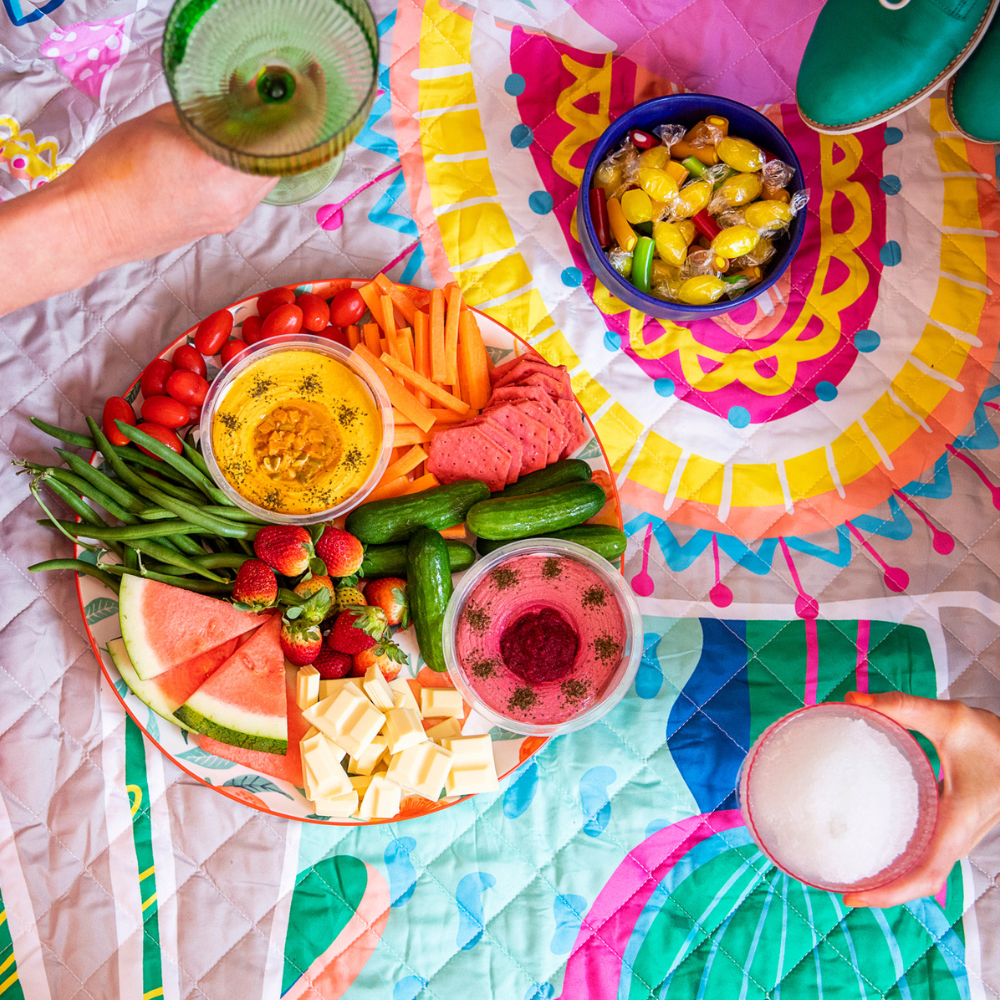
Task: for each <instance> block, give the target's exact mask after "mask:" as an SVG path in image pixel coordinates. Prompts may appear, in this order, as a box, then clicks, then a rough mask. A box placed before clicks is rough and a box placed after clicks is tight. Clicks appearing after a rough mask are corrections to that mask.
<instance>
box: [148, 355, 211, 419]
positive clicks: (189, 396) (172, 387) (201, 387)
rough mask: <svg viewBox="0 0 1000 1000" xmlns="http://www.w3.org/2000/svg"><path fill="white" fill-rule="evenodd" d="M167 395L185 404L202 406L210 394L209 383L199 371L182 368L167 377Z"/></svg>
mask: <svg viewBox="0 0 1000 1000" xmlns="http://www.w3.org/2000/svg"><path fill="white" fill-rule="evenodd" d="M167 395H168V396H172V397H173V398H174V399H176V400H177V401H178V402H180V403H183V404H184V405H185V406H192V405H194V406H201V404H202V403H204V402H205V397H206V396H207V395H208V383H207V382H206V381H205V380H204V379H203V378H202V377H201V376H200V375H199V374H198V373H197V372H189V371H188V370H187V369H185V368H181V369H179V370H177V371H175V372H174V373H173V375H171V376H170V378H168V379H167ZM159 423H163V421H162V420H161V421H159ZM167 424H168V425H169V421H167Z"/></svg>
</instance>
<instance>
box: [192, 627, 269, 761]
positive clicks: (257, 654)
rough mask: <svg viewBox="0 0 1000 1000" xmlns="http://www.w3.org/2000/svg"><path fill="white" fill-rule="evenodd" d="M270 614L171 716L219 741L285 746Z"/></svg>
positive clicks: (263, 747)
mask: <svg viewBox="0 0 1000 1000" xmlns="http://www.w3.org/2000/svg"><path fill="white" fill-rule="evenodd" d="M280 631H281V617H280V616H279V615H273V616H272V617H271V618H270V620H269V621H268V622H267V624H266V625H263V626H261V627H260V628H259V629H257V631H256V632H254V634H253V635H252V636H251V638H250V640H249V642H246V643H244V644H243V645H242V646H240V648H239V649H237V650H236V652H235V653H233V655H232V656H230V657H229V659H228V660H226V662H225V663H223V664H222V666H221V667H219V668H218V670H216V671H215V672H214V673H213V674H212V676H211V677H209V678H208V680H206V681H205V683H204V684H202V685H201V687H199V688H198V690H197V691H195V693H194V694H192V695H191V696H190V697H189V698H188V699H187V701H186V702H185V703H184V704H183V705H181V707H180V708H178V709H177V711H176V712H174V716H175V717H176V718H178V719H180V720H181V722H183V723H184V724H185V725H187V726H190V727H191V728H192V729H193V730H195V731H196V732H199V733H203V734H204V735H205V736H210V737H211V738H212V739H213V740H218V741H219V742H220V743H229V744H231V745H232V746H237V747H245V748H246V749H247V750H261V751H263V752H264V753H277V754H283V753H285V752H286V751H287V749H288V720H287V718H286V715H285V712H286V695H285V654H284V653H283V652H282V651H281V643H280V642H279V640H278V634H279V633H280Z"/></svg>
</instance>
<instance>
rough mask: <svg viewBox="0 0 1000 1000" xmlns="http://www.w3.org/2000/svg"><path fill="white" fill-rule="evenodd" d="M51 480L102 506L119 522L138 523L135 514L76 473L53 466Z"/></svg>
mask: <svg viewBox="0 0 1000 1000" xmlns="http://www.w3.org/2000/svg"><path fill="white" fill-rule="evenodd" d="M51 478H52V479H58V480H59V481H60V482H62V483H65V484H66V485H67V486H68V487H69V488H70V489H71V490H73V492H74V493H78V494H81V495H83V496H85V497H88V498H89V499H91V500H93V501H94V502H95V503H98V504H100V505H101V506H102V507H103V508H104V509H105V510H106V511H107V512H108V513H109V514H110V515H111V516H112V517H117V518H118V520H119V521H124V522H125V523H126V524H137V523H138V520H139V519H138V518H137V517H136V516H135V515H134V514H130V513H129V512H128V511H127V510H126V509H125V508H124V507H120V506H119V505H118V504H116V503H115V502H114V500H112V499H111V497H109V496H107V494H105V493H102V492H101V491H100V490H99V489H98V488H97V487H96V486H93V485H92V484H91V483H88V482H87V480H86V479H83V478H81V477H80V476H78V475H77V474H76V473H75V472H70V471H69V469H60V468H58V467H57V466H52V467H51Z"/></svg>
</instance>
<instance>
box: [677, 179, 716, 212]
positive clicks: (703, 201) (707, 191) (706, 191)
mask: <svg viewBox="0 0 1000 1000" xmlns="http://www.w3.org/2000/svg"><path fill="white" fill-rule="evenodd" d="M711 197H712V185H711V183H710V182H709V181H693V182H692V183H690V184H685V185H684V187H683V188H681V190H680V193H679V194H678V195H677V201H676V202H675V203H674V205H673V210H674V215H675V216H676V217H677V218H679V219H690V218H691V216H692V215H697V214H698V213H699V212H700V211H701V210H702V209H703V208H704V207H705V206H706V205H707V204H708V202H709V199H710V198H711Z"/></svg>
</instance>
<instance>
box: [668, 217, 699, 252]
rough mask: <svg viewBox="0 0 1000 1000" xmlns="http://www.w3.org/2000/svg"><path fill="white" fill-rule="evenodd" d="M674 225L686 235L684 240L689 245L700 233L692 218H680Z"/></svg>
mask: <svg viewBox="0 0 1000 1000" xmlns="http://www.w3.org/2000/svg"><path fill="white" fill-rule="evenodd" d="M674 225H675V226H676V227H677V228H678V230H679V231H680V233H681V235H682V236H683V237H684V242H685V243H686V244H687V245H688V246H691V244H692V243H694V238H695V237H696V236H697V235H698V230H697V229H696V228H695V224H694V223H693V222H692V221H691V220H690V219H679V220H678V221H677V222H675V223H674Z"/></svg>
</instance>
